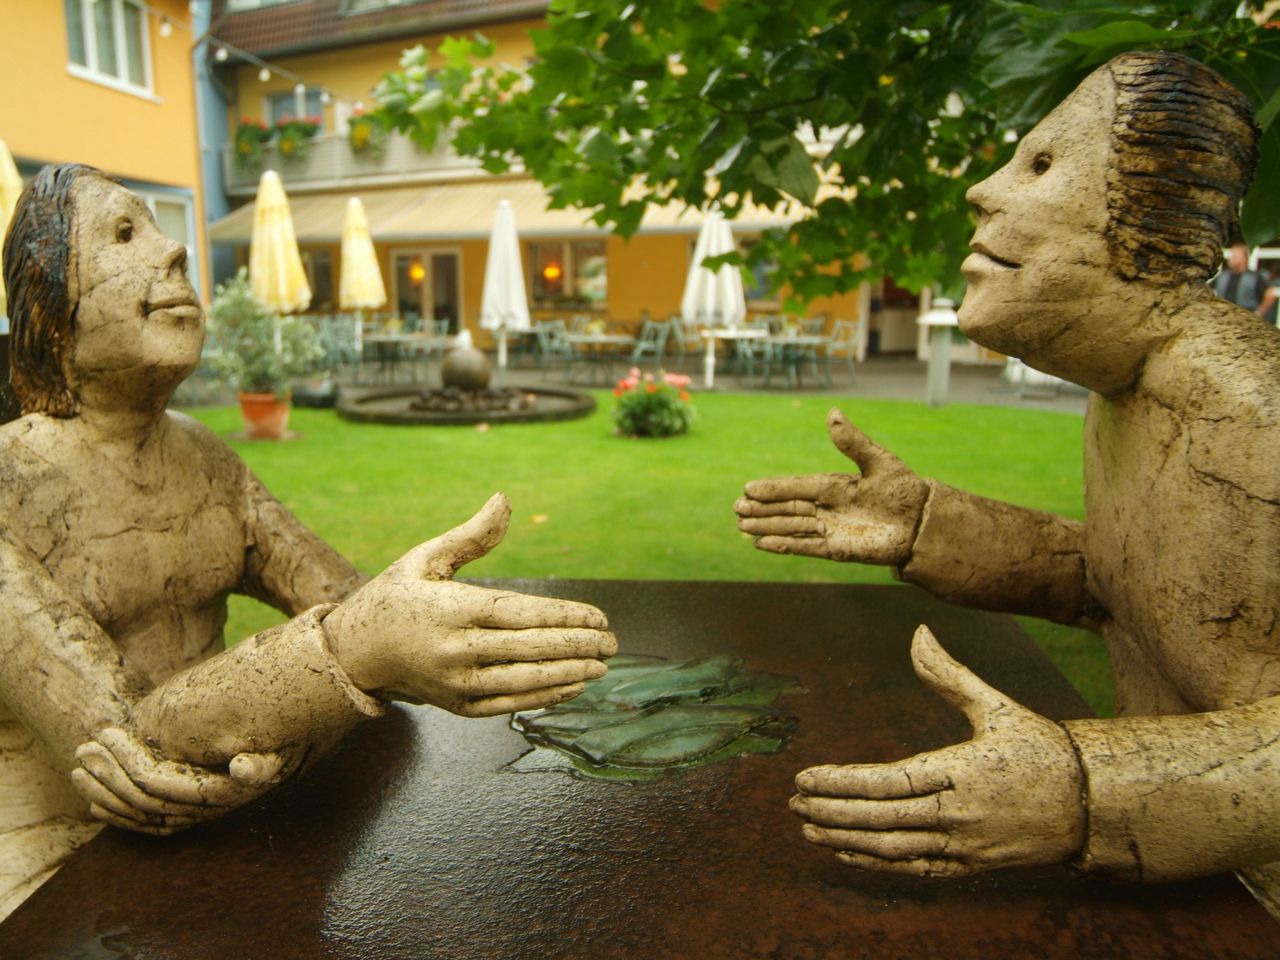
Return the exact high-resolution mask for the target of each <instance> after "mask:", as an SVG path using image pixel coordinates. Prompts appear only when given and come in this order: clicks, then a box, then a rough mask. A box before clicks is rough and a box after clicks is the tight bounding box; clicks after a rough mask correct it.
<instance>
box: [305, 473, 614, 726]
mask: <svg viewBox="0 0 1280 960" xmlns="http://www.w3.org/2000/svg"><path fill="white" fill-rule="evenodd" d="M510 516H511V507H510V505H509V504H508V503H507V499H506V497H504V496H502V495H501V494H495V495H494V496H493V497H492V498H490V500H489V502H488V503H486V504H485V505H484V507H483V508H482V509H481V510H480V512H479V513H477V514H476V515H475V516H474V517H472V518H471V519H470V520H468V521H467V522H466V523H464V524H462V525H461V526H458V527H455V528H454V529H453V530H450V531H449V532H448V533H445V534H443V535H442V536H439V537H436V538H435V539H434V540H430V541H428V542H426V543H423V544H421V545H419V546H417V547H415V548H414V549H412V550H410V551H409V552H408V553H406V554H405V555H404V556H403V557H401V558H400V559H399V560H397V561H396V562H395V563H394V564H392V565H391V566H390V567H388V568H387V569H386V570H385V571H383V572H382V573H381V574H380V575H379V576H377V577H375V578H374V579H373V580H371V581H369V582H368V583H367V584H365V585H364V586H363V587H361V588H360V589H359V590H357V591H356V592H355V593H354V594H352V595H351V596H350V597H349V598H347V600H345V601H344V602H343V603H342V604H341V605H339V606H338V607H337V608H336V609H334V610H333V611H332V612H331V613H330V614H329V615H328V616H327V617H325V619H324V630H325V634H326V636H327V637H328V639H329V645H330V648H331V649H332V651H333V653H334V656H335V657H336V658H337V660H338V663H339V664H340V665H341V666H342V668H343V670H344V671H346V674H347V676H348V677H349V678H350V679H351V681H352V682H353V683H354V684H355V685H356V686H357V687H359V688H360V689H361V690H364V691H365V692H366V693H370V694H374V695H376V696H379V697H382V698H384V699H395V700H407V701H409V702H412V703H430V704H434V705H435V706H439V707H444V708H445V709H446V710H451V711H453V712H454V713H458V714H461V715H463V716H468V717H483V716H495V715H498V714H503V713H512V712H515V711H518V710H533V709H537V708H539V707H546V706H550V705H551V704H554V703H559V702H561V701H563V700H568V699H571V698H572V697H576V696H577V695H578V694H579V693H581V692H582V690H583V688H584V687H585V685H586V683H587V681H589V680H594V679H596V678H597V677H602V676H604V674H605V672H606V667H605V664H604V659H605V658H606V657H610V656H612V655H613V654H615V653H616V652H617V650H618V642H617V640H616V639H615V638H614V636H613V634H612V633H610V632H609V631H608V621H607V620H606V619H605V616H604V614H603V613H601V612H600V611H599V610H597V609H596V608H595V607H593V606H590V605H588V604H585V603H575V602H573V601H571V600H557V599H552V598H548V597H534V596H528V595H526V594H520V593H512V592H509V591H502V590H488V589H484V588H482V587H475V586H470V585H468V584H462V583H456V582H454V580H453V579H452V578H453V576H454V575H455V574H456V573H457V572H458V570H459V569H461V568H462V567H463V566H464V565H465V564H467V563H470V562H471V561H472V560H476V559H478V558H480V557H482V556H484V555H485V554H487V553H488V552H489V551H490V550H492V549H493V548H494V547H495V546H497V545H498V543H500V542H501V540H502V537H503V535H504V534H505V533H506V530H507V523H508V520H509V518H510Z"/></svg>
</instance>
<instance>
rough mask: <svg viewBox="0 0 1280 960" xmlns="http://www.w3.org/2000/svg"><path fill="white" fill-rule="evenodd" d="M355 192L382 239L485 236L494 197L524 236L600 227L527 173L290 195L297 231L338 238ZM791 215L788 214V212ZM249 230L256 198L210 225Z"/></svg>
mask: <svg viewBox="0 0 1280 960" xmlns="http://www.w3.org/2000/svg"><path fill="white" fill-rule="evenodd" d="M353 196H356V197H359V198H360V201H361V203H363V204H364V209H365V213H366V214H367V215H368V218H369V232H370V233H371V234H372V235H373V239H374V240H375V241H376V242H379V243H388V242H390V243H403V242H418V241H433V240H470V239H475V240H484V239H487V238H488V236H489V226H490V224H491V223H492V221H493V211H494V209H495V207H497V204H498V201H499V200H509V201H511V206H512V207H513V209H514V210H515V214H516V223H518V224H519V225H520V236H521V237H522V238H531V237H532V238H536V237H574V236H597V235H599V234H602V233H605V232H606V231H604V230H603V229H602V228H600V227H598V226H596V225H595V224H593V223H591V222H589V221H588V219H587V214H585V213H584V212H583V211H581V210H548V209H547V194H546V191H545V190H544V189H543V187H542V185H541V184H539V183H538V182H537V181H534V180H529V179H525V178H521V179H499V178H491V179H486V180H475V181H469V182H455V183H447V184H423V185H421V186H414V187H395V188H392V189H388V190H357V191H354V192H352V191H345V192H339V193H299V194H296V195H291V196H290V198H289V206H290V207H291V209H292V211H293V226H294V232H295V233H296V234H297V237H298V242H299V243H303V244H320V243H331V244H338V243H339V242H341V240H342V223H343V218H344V216H345V213H346V209H347V200H348V198H350V197H353ZM788 214H790V215H788ZM797 216H799V212H798V210H796V211H790V210H788V209H786V208H782V209H780V210H779V211H776V212H775V211H772V210H768V209H766V208H764V207H752V208H750V209H748V210H745V211H743V213H742V215H741V216H739V217H738V218H737V219H736V220H733V221H731V225H732V227H733V230H734V232H736V233H755V232H758V231H760V230H764V229H766V228H768V227H780V226H786V225H787V224H789V223H791V222H792V221H793V220H794V219H796V217H797ZM702 219H703V214H702V212H701V211H699V210H690V209H687V208H682V207H677V206H675V205H671V206H667V207H650V208H649V210H648V211H647V212H646V213H645V217H644V220H643V222H642V223H641V226H640V233H647V234H654V233H689V234H693V233H697V232H698V228H699V227H700V226H701V225H702ZM252 232H253V204H252V203H250V204H246V205H245V206H243V207H241V208H239V209H238V210H235V211H233V212H232V213H230V214H228V215H227V216H225V217H223V218H222V219H221V220H218V221H217V222H215V223H214V224H212V225H211V226H210V228H209V239H210V241H211V242H213V243H232V244H245V243H248V242H249V237H250V235H251V234H252Z"/></svg>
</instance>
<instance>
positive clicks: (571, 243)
mask: <svg viewBox="0 0 1280 960" xmlns="http://www.w3.org/2000/svg"><path fill="white" fill-rule="evenodd" d="M584 243H599V244H601V245H602V246H603V247H604V257H605V291H606V292H605V297H604V299H603V300H600V301H598V302H588V301H586V300H585V299H581V298H579V297H578V296H577V294H578V279H579V278H578V251H577V247H578V245H579V244H584ZM525 244H526V246H525V249H524V251H523V254H524V259H525V263H527V264H528V266H527V267H526V268H525V273H526V274H527V275H526V277H525V280H526V281H527V282H528V288H527V289H528V291H529V300H530V306H531V307H533V309H535V310H557V309H560V308H561V305H556V304H553V305H548V304H547V303H546V301H540V300H538V299H537V297H536V296H535V294H534V291H535V290H536V289H537V286H538V277H537V276H536V275H535V273H534V270H535V266H534V256H533V247H535V246H549V245H551V244H560V245H561V261H562V262H563V263H564V280H565V284H564V289H565V297H566V300H567V303H568V304H569V306H568V307H566V309H570V308H571V309H574V310H577V311H579V312H586V313H607V312H608V311H609V294H608V290H609V279H608V274H609V267H608V262H609V241H608V238H607V236H606V235H604V234H601V235H600V236H598V237H596V236H587V237H568V238H563V239H562V238H560V237H526V238H525Z"/></svg>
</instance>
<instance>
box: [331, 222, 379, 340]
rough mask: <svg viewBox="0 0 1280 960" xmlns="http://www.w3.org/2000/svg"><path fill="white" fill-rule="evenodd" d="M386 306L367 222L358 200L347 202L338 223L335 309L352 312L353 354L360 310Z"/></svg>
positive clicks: (359, 331) (359, 329) (359, 322)
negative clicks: (339, 269)
mask: <svg viewBox="0 0 1280 960" xmlns="http://www.w3.org/2000/svg"><path fill="white" fill-rule="evenodd" d="M386 302H387V288H386V287H385V286H383V284H382V271H381V270H380V269H379V268H378V257H377V254H375V253H374V252H373V237H371V236H370V235H369V218H368V217H366V216H365V213H364V204H362V203H361V202H360V198H359V197H352V198H351V199H350V200H348V201H347V216H346V219H345V220H343V222H342V272H341V274H340V275H339V278H338V306H339V307H340V308H341V309H343V310H354V311H355V312H356V350H357V351H359V350H360V346H361V342H360V338H361V329H362V327H363V326H364V318H363V317H362V316H361V313H360V312H361V311H362V310H376V309H377V308H378V307H380V306H382V305H383V304H384V303H386Z"/></svg>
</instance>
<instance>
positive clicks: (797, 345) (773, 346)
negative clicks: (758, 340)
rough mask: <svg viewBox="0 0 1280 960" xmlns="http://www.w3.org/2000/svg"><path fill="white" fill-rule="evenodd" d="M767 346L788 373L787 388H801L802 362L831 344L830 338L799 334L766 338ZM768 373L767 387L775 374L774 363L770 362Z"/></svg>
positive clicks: (766, 377) (765, 379) (766, 378)
mask: <svg viewBox="0 0 1280 960" xmlns="http://www.w3.org/2000/svg"><path fill="white" fill-rule="evenodd" d="M764 343H765V345H766V346H767V347H768V348H769V349H770V351H772V353H773V356H774V357H776V358H777V359H778V360H779V361H781V363H782V366H783V369H784V370H786V373H787V386H788V387H797V386H800V380H801V374H800V369H801V361H802V360H805V359H807V358H808V355H810V354H812V353H813V352H814V351H816V350H818V349H819V348H820V347H824V346H827V345H828V344H830V343H831V338H830V337H824V336H820V335H818V334H809V333H798V334H794V335H783V336H775V337H765V338H764ZM766 369H767V370H768V373H767V374H766V375H765V378H764V382H765V384H766V386H767V385H768V383H769V377H770V375H771V374H772V373H773V362H772V360H771V361H770V362H769V366H768V367H767V368H766Z"/></svg>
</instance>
